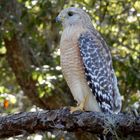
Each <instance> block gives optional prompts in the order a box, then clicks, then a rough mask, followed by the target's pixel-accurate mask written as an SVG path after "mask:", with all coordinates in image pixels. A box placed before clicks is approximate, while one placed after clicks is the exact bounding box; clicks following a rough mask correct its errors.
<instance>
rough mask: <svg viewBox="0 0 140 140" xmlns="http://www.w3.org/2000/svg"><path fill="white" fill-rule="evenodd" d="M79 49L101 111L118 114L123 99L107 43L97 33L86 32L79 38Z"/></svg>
mask: <svg viewBox="0 0 140 140" xmlns="http://www.w3.org/2000/svg"><path fill="white" fill-rule="evenodd" d="M79 47H80V52H81V57H82V60H83V64H84V67H85V75H86V78H87V83H88V85H89V87H90V89H91V90H92V93H93V94H94V96H95V97H96V100H97V102H98V103H99V106H100V108H101V110H102V111H103V112H111V113H113V112H116V113H118V112H119V111H120V108H121V98H120V94H119V90H118V87H117V81H116V77H115V74H114V70H113V67H112V59H111V55H110V52H109V49H108V47H107V45H106V43H105V41H104V40H103V39H102V38H101V36H100V35H99V34H98V33H97V32H92V33H91V32H85V33H83V34H81V36H80V37H79Z"/></svg>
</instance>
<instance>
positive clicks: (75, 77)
mask: <svg viewBox="0 0 140 140" xmlns="http://www.w3.org/2000/svg"><path fill="white" fill-rule="evenodd" d="M56 20H57V21H61V22H62V25H63V27H64V30H63V33H62V36H61V41H60V58H61V67H62V72H63V75H64V78H65V79H66V81H67V84H68V86H69V88H70V90H71V92H72V95H73V97H74V99H75V100H76V101H77V103H78V105H79V107H78V109H82V110H83V109H84V110H87V111H101V112H109V113H118V112H119V111H120V109H121V96H120V93H119V90H118V87H117V79H116V76H115V74H114V70H113V67H112V59H111V55H110V52H109V49H108V47H107V44H106V42H105V41H104V39H103V38H102V37H101V36H100V34H99V33H98V32H97V31H96V30H95V28H94V27H93V25H92V22H91V19H90V17H89V16H88V14H87V13H86V12H84V11H83V10H82V9H80V8H75V7H70V8H67V9H64V10H62V11H61V12H60V14H59V15H58V16H57V18H56Z"/></svg>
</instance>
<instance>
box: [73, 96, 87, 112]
mask: <svg viewBox="0 0 140 140" xmlns="http://www.w3.org/2000/svg"><path fill="white" fill-rule="evenodd" d="M88 99H89V94H88V95H87V96H85V97H84V99H83V101H82V102H81V103H80V104H79V105H77V106H76V107H71V108H70V112H71V113H73V112H75V111H78V110H80V111H84V107H85V104H86V102H87V101H88Z"/></svg>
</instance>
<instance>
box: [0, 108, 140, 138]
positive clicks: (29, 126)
mask: <svg viewBox="0 0 140 140" xmlns="http://www.w3.org/2000/svg"><path fill="white" fill-rule="evenodd" d="M53 130H66V131H69V132H77V131H83V132H85V131H86V132H92V133H93V134H101V133H105V132H106V133H108V132H110V133H114V134H115V132H116V133H117V135H119V136H127V135H134V136H140V116H139V117H137V118H136V117H135V116H133V115H130V114H123V113H120V114H117V115H116V114H113V115H109V114H103V113H99V112H80V111H78V112H75V113H72V114H71V113H70V111H69V109H67V108H63V109H59V110H46V111H40V112H23V113H18V114H13V115H7V116H2V117H0V138H7V137H10V136H16V135H20V134H23V135H25V134H32V133H36V132H38V131H53Z"/></svg>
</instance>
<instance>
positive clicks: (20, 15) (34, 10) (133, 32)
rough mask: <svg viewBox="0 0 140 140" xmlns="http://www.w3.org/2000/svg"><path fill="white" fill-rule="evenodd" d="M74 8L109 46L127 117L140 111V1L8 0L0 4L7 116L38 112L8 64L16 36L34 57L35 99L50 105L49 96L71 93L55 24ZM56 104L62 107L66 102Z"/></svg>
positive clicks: (0, 92) (2, 97) (1, 93)
mask: <svg viewBox="0 0 140 140" xmlns="http://www.w3.org/2000/svg"><path fill="white" fill-rule="evenodd" d="M71 5H74V6H77V7H81V8H83V9H84V10H86V11H87V12H88V13H89V14H90V16H91V18H92V21H93V24H94V26H95V28H96V29H97V30H98V31H99V32H100V33H101V34H102V36H103V37H104V38H105V40H106V41H107V44H108V45H109V46H110V50H111V53H112V57H113V65H114V69H115V72H116V75H117V78H118V84H119V88H120V92H121V94H122V98H123V108H122V111H130V109H131V108H134V109H137V110H138V111H140V31H139V30H140V6H139V5H140V2H139V1H137V0H124V1H123V0H118V1H114V0H105V1H101V0H71V1H68V0H65V1H64V0H57V1H55V0H39V1H37V0H17V1H16V0H10V1H9V0H4V1H1V2H0V60H1V61H0V77H1V79H0V106H1V112H2V113H7V112H10V113H11V112H15V111H23V110H24V111H26V110H30V109H32V108H33V105H32V103H31V102H30V99H27V98H26V96H24V94H23V91H24V90H23V86H21V85H20V84H19V82H17V81H16V78H17V77H16V75H17V73H15V72H14V71H13V68H12V66H11V64H12V63H10V64H9V61H8V59H7V58H10V56H9V54H8V53H7V52H8V50H7V47H6V42H5V40H9V41H10V40H12V39H13V38H14V36H15V35H16V37H18V39H19V40H20V41H21V42H23V44H24V45H23V46H22V47H21V48H23V47H25V48H26V49H30V50H31V52H32V53H31V54H30V55H29V56H30V58H31V59H32V60H33V61H34V63H30V64H31V65H30V69H28V74H27V73H26V74H25V77H28V75H29V76H31V77H32V79H33V80H35V81H36V86H37V92H38V94H39V96H36V98H41V99H44V100H46V99H47V98H48V97H50V96H51V97H55V96H56V95H58V94H61V93H62V94H64V95H65V94H67V93H70V91H69V89H68V87H67V85H66V82H65V81H64V79H63V76H62V73H61V68H60V61H59V53H60V52H59V39H60V35H61V30H62V29H61V26H60V25H59V24H58V23H56V22H55V17H56V16H57V15H58V13H59V12H60V11H61V9H62V8H65V7H69V6H71ZM13 52H14V48H13ZM15 54H16V52H15ZM23 56H24V54H23ZM15 59H18V57H17V58H15ZM25 65H26V61H25ZM15 69H18V67H17V68H15ZM65 98H66V97H65ZM67 100H70V99H69V98H68V99H67ZM46 101H47V100H46ZM25 102H26V103H25ZM47 102H48V101H47ZM56 102H58V104H59V103H60V104H61V103H62V102H63V99H62V98H61V99H59V100H58V101H56ZM34 104H36V103H35V102H34ZM53 104H55V102H50V103H49V105H50V106H51V105H53ZM56 108H57V106H56Z"/></svg>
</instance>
